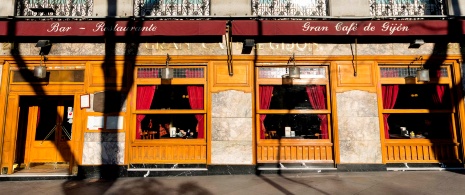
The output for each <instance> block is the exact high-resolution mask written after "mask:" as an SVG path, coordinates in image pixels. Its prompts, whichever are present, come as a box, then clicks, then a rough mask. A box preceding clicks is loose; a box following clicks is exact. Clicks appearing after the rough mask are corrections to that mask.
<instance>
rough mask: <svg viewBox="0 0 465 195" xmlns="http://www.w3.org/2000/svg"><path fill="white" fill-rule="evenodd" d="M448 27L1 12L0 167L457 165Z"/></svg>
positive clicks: (454, 35)
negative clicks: (41, 16)
mask: <svg viewBox="0 0 465 195" xmlns="http://www.w3.org/2000/svg"><path fill="white" fill-rule="evenodd" d="M13 29H14V30H13ZM464 29H465V27H464V22H463V21H462V20H453V21H452V20H336V19H331V20H261V19H258V18H256V19H252V20H249V19H247V20H246V19H243V18H221V17H218V18H215V17H211V18H209V19H208V20H155V19H152V20H142V19H137V18H136V19H132V18H131V19H114V20H109V19H104V18H94V19H92V20H90V19H85V20H84V19H83V20H58V19H47V20H39V21H32V20H25V19H21V18H13V19H5V20H1V21H0V39H1V40H2V42H3V43H2V46H3V47H2V51H1V52H2V53H1V55H0V62H1V63H2V72H1V75H2V77H1V89H0V90H1V95H0V107H1V108H3V109H2V111H1V112H0V127H1V128H2V129H1V131H0V137H2V142H1V146H0V149H1V151H2V153H1V159H0V160H1V170H2V174H15V173H17V172H18V171H19V169H21V167H23V168H24V169H26V170H27V169H32V168H33V165H35V164H40V163H56V164H65V165H67V166H66V168H67V173H68V174H71V175H76V174H84V175H85V174H92V172H93V171H94V172H95V170H98V169H102V167H106V166H117V167H119V168H121V169H120V170H121V174H126V175H133V176H137V175H144V174H148V175H164V174H169V173H170V172H173V174H179V173H182V174H185V175H195V174H234V173H256V172H257V171H259V172H266V171H271V172H273V171H297V172H300V171H335V170H337V171H347V170H349V171H354V170H413V169H414V168H415V167H420V168H427V169H431V170H441V169H447V168H448V167H454V168H463V156H464V153H463V150H464V148H463V142H464V139H463V136H462V135H463V134H464V132H463V127H462V124H463V122H464V120H465V119H464V116H465V115H464V114H465V113H464V103H463V95H462V88H463V87H462V71H461V66H462V52H461V49H460V48H461V42H460V40H461V37H463V32H464ZM44 67H45V68H44ZM41 71H42V72H41Z"/></svg>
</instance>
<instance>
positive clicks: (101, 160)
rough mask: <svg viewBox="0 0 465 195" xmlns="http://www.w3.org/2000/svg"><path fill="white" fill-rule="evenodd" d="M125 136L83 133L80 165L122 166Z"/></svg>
mask: <svg viewBox="0 0 465 195" xmlns="http://www.w3.org/2000/svg"><path fill="white" fill-rule="evenodd" d="M125 136H126V135H125V133H85V134H84V148H83V152H82V164H83V165H121V164H124V153H125Z"/></svg>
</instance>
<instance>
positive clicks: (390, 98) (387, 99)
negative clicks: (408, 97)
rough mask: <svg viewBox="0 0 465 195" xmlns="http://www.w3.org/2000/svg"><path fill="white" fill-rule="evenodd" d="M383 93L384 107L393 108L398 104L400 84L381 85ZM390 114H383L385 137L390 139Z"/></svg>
mask: <svg viewBox="0 0 465 195" xmlns="http://www.w3.org/2000/svg"><path fill="white" fill-rule="evenodd" d="M381 90H382V95H383V108H384V109H392V108H394V105H395V104H396V100H397V94H399V85H383V86H382V87H381ZM389 115H390V114H383V119H384V138H385V139H389V124H388V121H387V120H388V118H389Z"/></svg>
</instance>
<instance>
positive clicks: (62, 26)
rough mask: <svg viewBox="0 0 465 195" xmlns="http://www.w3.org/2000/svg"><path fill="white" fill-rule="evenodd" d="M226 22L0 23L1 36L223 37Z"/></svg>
mask: <svg viewBox="0 0 465 195" xmlns="http://www.w3.org/2000/svg"><path fill="white" fill-rule="evenodd" d="M225 32H226V21H225V20H176V21H113V22H112V21H16V20H11V21H0V36H16V37H23V36H45V37H47V36H104V35H107V34H108V33H113V34H114V36H119V37H122V36H128V35H138V36H142V37H144V36H145V37H146V36H221V35H224V34H225Z"/></svg>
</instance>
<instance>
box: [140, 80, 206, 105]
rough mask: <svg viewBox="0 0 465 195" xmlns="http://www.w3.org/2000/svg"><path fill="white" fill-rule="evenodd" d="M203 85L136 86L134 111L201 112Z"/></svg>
mask: <svg viewBox="0 0 465 195" xmlns="http://www.w3.org/2000/svg"><path fill="white" fill-rule="evenodd" d="M203 108H204V89H203V85H157V86H153V85H152V86H137V102H136V109H144V110H147V109H161V110H165V109H192V110H203Z"/></svg>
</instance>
